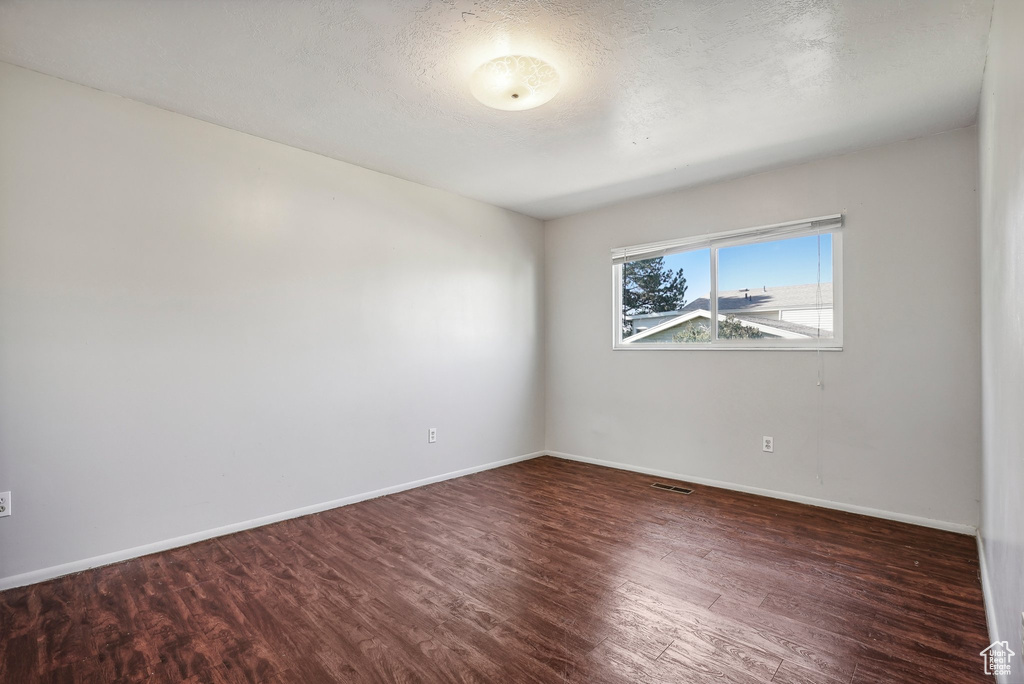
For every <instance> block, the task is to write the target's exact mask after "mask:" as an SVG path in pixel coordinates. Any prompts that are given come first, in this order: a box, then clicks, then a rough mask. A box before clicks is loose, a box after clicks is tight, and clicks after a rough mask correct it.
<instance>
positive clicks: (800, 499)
mask: <svg viewBox="0 0 1024 684" xmlns="http://www.w3.org/2000/svg"><path fill="white" fill-rule="evenodd" d="M546 453H547V454H548V455H549V456H554V457H556V458H564V459H565V460H567V461H579V462H580V463H591V464H593V465H600V466H606V467H608V468H616V469H617V470H629V471H632V472H634V473H643V474H645V475H656V476H658V477H667V478H671V479H673V480H682V481H684V482H692V483H694V484H702V485H707V486H708V487H719V488H721V489H731V490H733V491H737V492H746V493H747V494H757V495H759V496H767V497H771V498H772V499H783V500H784V501H794V502H796V503H802V504H808V505H811V506H819V507H821V508H831V509H834V510H837V511H846V512H847V513H859V514H860V515H869V516H871V517H873V518H883V519H885V520H895V521H897V522H904V523H910V524H911V525H920V526H922V527H932V528H935V529H937V530H946V531H947V532H957V533H958V534H969V535H971V536H974V535H975V534H976V533H977V531H978V530H977V528H975V527H972V526H971V525H962V524H960V523H951V522H945V521H943V520H932V519H931V518H921V517H918V516H916V515H907V514H906V513H893V512H892V511H883V510H879V509H877V508H868V507H867V506H857V505H855V504H848V503H842V502H840V501H829V500H828V499H816V498H814V497H812V496H804V495H802V494H790V493H789V492H777V491H775V490H772V489H761V488H760V487H750V486H748V485H741V484H736V483H734V482H722V481H720V480H709V479H708V478H706V477H692V476H690V475H684V474H682V473H672V472H669V471H667V470H657V469H655V468H644V467H642V466H635V465H631V464H628V463H619V462H617V461H603V460H601V459H599V458H588V457H586V456H577V455H575V454H567V453H563V452H561V451H548V452H546Z"/></svg>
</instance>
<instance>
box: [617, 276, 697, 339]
mask: <svg viewBox="0 0 1024 684" xmlns="http://www.w3.org/2000/svg"><path fill="white" fill-rule="evenodd" d="M684 306H686V278H685V277H684V276H683V269H681V268H680V269H678V270H673V269H671V268H665V259H664V257H656V258H654V259H643V260H642V261H630V262H628V263H625V264H623V265H622V315H623V316H636V315H638V314H649V313H661V312H663V311H678V310H679V309H682V308H683V307H684ZM622 334H623V336H624V337H625V336H628V335H630V334H632V325H631V323H630V322H629V321H625V320H624V321H623V331H622Z"/></svg>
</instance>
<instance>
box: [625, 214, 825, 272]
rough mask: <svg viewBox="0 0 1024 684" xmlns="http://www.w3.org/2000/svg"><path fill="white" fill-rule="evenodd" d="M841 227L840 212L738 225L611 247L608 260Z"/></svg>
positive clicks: (704, 247) (648, 255)
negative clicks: (697, 233)
mask: <svg viewBox="0 0 1024 684" xmlns="http://www.w3.org/2000/svg"><path fill="white" fill-rule="evenodd" d="M842 226H843V215H842V214H832V215H830V216H818V217H817V218H810V219H803V220H801V221H788V222H786V223H775V224H772V225H770V226H760V227H757V228H741V229H739V230H729V231H725V232H722V233H713V234H711V235H698V236H695V237H691V238H680V239H677V240H665V241H664V242H649V243H647V244H645V245H634V246H632V247H616V248H615V249H613V250H612V263H613V264H625V263H628V262H630V261H641V260H643V259H654V258H656V257H660V256H667V255H669V254H675V253H677V252H688V251H690V250H694V249H707V248H709V247H719V246H725V245H728V244H730V243H731V242H734V241H737V240H741V241H742V242H745V243H748V242H766V241H768V240H779V239H782V238H788V237H798V236H800V235H813V234H815V233H828V232H832V231H835V230H838V229H840V228H842Z"/></svg>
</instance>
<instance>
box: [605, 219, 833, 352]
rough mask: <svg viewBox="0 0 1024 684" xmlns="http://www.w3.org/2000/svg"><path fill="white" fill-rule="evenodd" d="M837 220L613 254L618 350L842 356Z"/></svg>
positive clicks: (784, 225) (615, 343) (624, 249)
mask: <svg viewBox="0 0 1024 684" xmlns="http://www.w3.org/2000/svg"><path fill="white" fill-rule="evenodd" d="M842 226H843V217H842V216H841V215H838V214H837V215H835V216H824V217H821V218H815V219H808V220H804V221H793V222H790V223H781V224H776V225H772V226H763V227H760V228H751V229H747V230H738V231H730V232H728V233H717V234H714V235H704V236H701V237H697V238H684V239H681V240H672V241H668V242H659V243H652V244H647V245H635V246H633V247H622V248H619V249H614V250H612V273H613V278H614V297H613V299H614V304H613V306H614V321H615V329H614V333H613V346H614V348H615V349H833V350H839V349H842V329H843V321H842Z"/></svg>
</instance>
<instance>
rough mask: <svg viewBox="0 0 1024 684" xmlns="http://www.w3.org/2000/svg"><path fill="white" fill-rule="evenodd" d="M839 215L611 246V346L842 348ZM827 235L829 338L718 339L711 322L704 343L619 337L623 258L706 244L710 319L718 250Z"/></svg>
mask: <svg viewBox="0 0 1024 684" xmlns="http://www.w3.org/2000/svg"><path fill="white" fill-rule="evenodd" d="M843 224H844V220H843V215H842V214H832V215H829V216H818V217H816V218H811V219H803V220H801V221H788V222H786V223H775V224H772V225H768V226H758V227H756V228H744V229H742V230H731V231H726V232H722V233H712V234H709V235H700V236H697V237H690V238H681V239H678V240H667V241H664V242H652V243H647V244H643V245H633V246H630V247H618V248H616V249H613V250H612V349H617V350H619V349H624V350H632V351H640V350H642V351H665V350H681V349H686V350H691V351H714V350H732V351H742V350H747V351H749V350H761V351H808V350H809V351H818V350H821V351H842V350H843ZM825 233H830V234H831V235H832V316H833V331H832V337H831V338H807V339H787V338H774V339H764V338H762V339H719V337H718V326H717V325H714V324H712V325H711V341H710V342H688V343H687V342H664V343H654V342H645V343H642V344H639V343H638V344H630V343H629V342H623V340H622V264H623V263H625V262H627V261H636V260H640V259H653V258H655V257H659V256H667V255H669V254H678V253H680V252H691V251H697V250H704V249H710V251H711V257H710V261H711V264H710V266H711V283H710V286H711V292H710V293H709V297H708V298H709V300H710V301H709V303H710V307H711V311H710V317H711V321H712V322H714V321H715V320H717V319H718V318H719V314H718V250H719V249H722V248H724V247H736V246H738V245H749V244H754V243H758V242H772V241H775V240H785V239H787V238H797V237H806V236H808V235H822V234H825Z"/></svg>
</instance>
